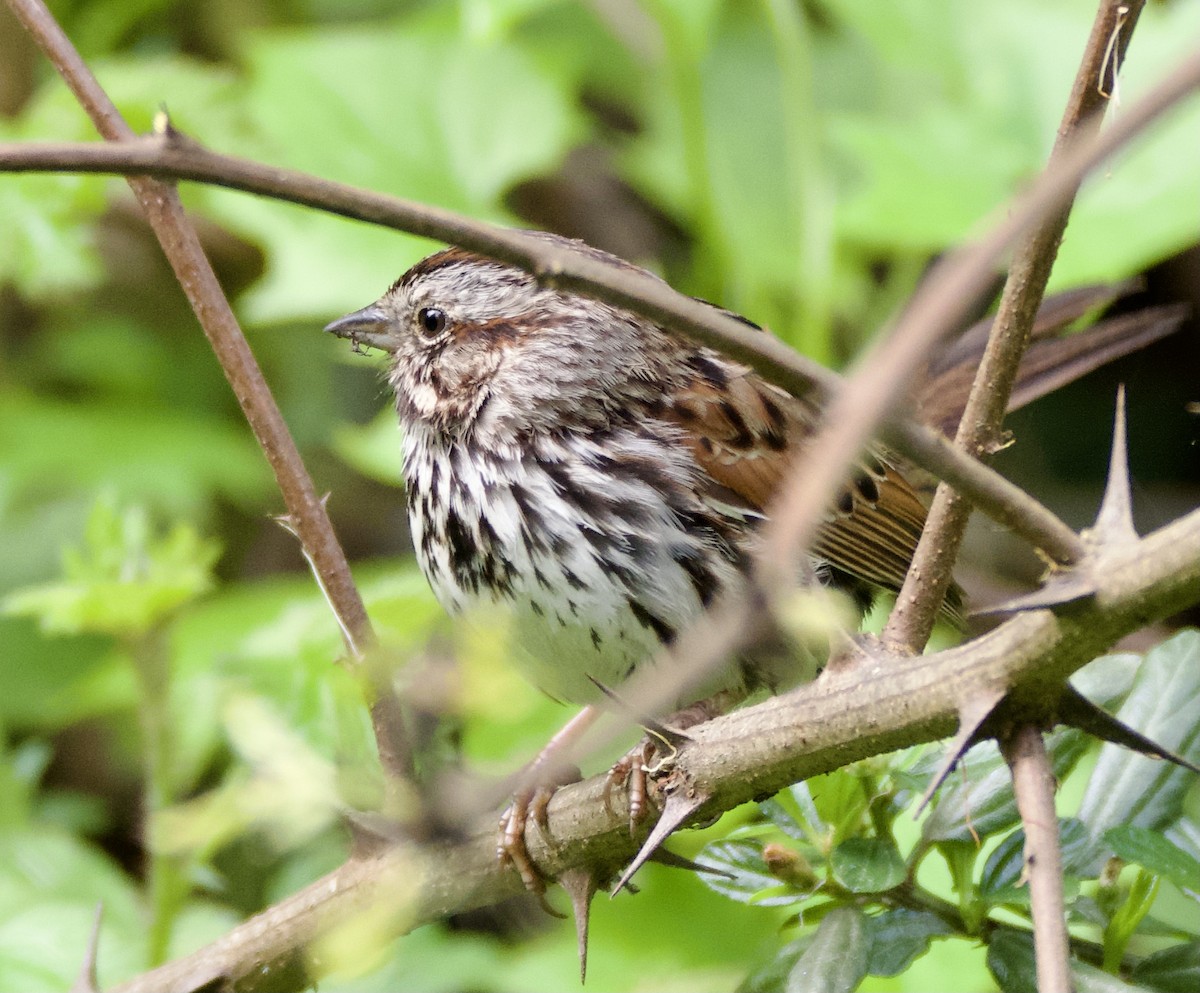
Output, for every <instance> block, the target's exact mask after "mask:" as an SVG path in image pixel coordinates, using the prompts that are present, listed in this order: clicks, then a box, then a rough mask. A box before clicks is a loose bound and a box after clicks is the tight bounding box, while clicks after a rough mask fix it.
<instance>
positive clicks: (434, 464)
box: [429, 459, 442, 493]
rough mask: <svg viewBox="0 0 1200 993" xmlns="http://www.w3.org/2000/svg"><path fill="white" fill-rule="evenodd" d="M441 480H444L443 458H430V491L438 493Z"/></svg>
mask: <svg viewBox="0 0 1200 993" xmlns="http://www.w3.org/2000/svg"><path fill="white" fill-rule="evenodd" d="M441 481H442V460H441V459H430V460H429V489H430V491H431V492H434V493H436V492H437V488H438V484H439V483H441Z"/></svg>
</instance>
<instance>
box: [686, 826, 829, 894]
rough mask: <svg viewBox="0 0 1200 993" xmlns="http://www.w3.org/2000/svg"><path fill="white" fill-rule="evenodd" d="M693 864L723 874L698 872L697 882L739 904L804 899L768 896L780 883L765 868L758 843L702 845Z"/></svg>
mask: <svg viewBox="0 0 1200 993" xmlns="http://www.w3.org/2000/svg"><path fill="white" fill-rule="evenodd" d="M696 861H697V862H699V863H700V864H701V865H704V866H708V867H710V868H712V869H715V870H718V871H719V872H722V873H726V875H717V873H707V872H705V873H701V874H700V881H701V882H703V883H704V885H705V886H707V887H708V888H709V889H710V890H714V891H715V892H717V893H720V894H721V895H722V896H727V897H729V898H730V899H731V900H737V901H738V902H739V903H753V904H756V905H758V906H763V907H778V906H785V905H787V904H791V903H796V902H797V901H798V900H802V899H804V898H805V897H806V896H807V894H800V893H794V892H788V893H779V894H774V895H769V894H772V891H777V890H778V889H779V887H780V885H781V883H780V880H779V878H778V877H776V876H774V875H772V874H771V872H770V871H769V870H768V869H767V864H766V862H764V861H763V854H762V846H761V845H760V844H759V843H758V842H754V841H717V842H713V843H712V844H710V845H705V846H704V849H703V851H701V853H700V855H699V857H698V858H697V859H696Z"/></svg>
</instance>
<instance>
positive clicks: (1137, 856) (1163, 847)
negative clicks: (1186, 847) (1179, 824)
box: [1104, 824, 1200, 891]
mask: <svg viewBox="0 0 1200 993" xmlns="http://www.w3.org/2000/svg"><path fill="white" fill-rule="evenodd" d="M1104 840H1105V841H1106V842H1108V844H1109V845H1111V846H1112V850H1113V851H1114V852H1115V853H1116V854H1117V855H1119V856H1120V857H1121V858H1123V859H1124V860H1125V861H1126V862H1133V863H1135V864H1136V865H1140V866H1142V867H1143V868H1146V869H1149V870H1150V871H1151V872H1155V873H1158V874H1159V875H1160V876H1165V877H1166V878H1167V879H1169V880H1171V882H1173V883H1174V884H1175V885H1176V886H1182V887H1186V888H1187V889H1190V890H1197V891H1200V861H1197V860H1196V859H1195V858H1193V857H1192V856H1191V855H1189V854H1188V853H1187V852H1185V851H1183V849H1181V848H1180V847H1179V846H1178V845H1176V844H1174V843H1173V842H1171V841H1168V840H1167V839H1166V838H1165V837H1163V835H1162V834H1160V833H1159V832H1158V831H1151V830H1150V829H1149V828H1144V827H1138V826H1137V825H1135V824H1120V825H1118V826H1117V827H1114V828H1109V829H1108V830H1107V831H1105V832H1104Z"/></svg>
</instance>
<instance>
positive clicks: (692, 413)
mask: <svg viewBox="0 0 1200 993" xmlns="http://www.w3.org/2000/svg"><path fill="white" fill-rule="evenodd" d="M675 413H676V414H677V415H678V416H679V419H680V420H681V421H683V423H684V424H689V423H691V422H692V421H694V420H696V418H697V417H699V416H700V415H699V414H697V413H696V410H695V408H693V407H692V405H691V404H689V403H684V402H683V401H677V402H676V404H675Z"/></svg>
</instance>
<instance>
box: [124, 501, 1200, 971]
mask: <svg viewBox="0 0 1200 993" xmlns="http://www.w3.org/2000/svg"><path fill="white" fill-rule="evenodd" d="M1107 561H1108V562H1109V564H1110V568H1108V569H1107V570H1106V571H1105V573H1104V575H1103V576H1102V577H1100V582H1101V586H1100V588H1099V589H1098V590H1097V593H1096V596H1095V597H1094V598H1093V599H1091V600H1088V601H1085V602H1083V603H1080V604H1079V605H1077V606H1075V607H1074V608H1073V609H1072V611H1071V612H1070V613H1069V614H1065V615H1063V616H1061V617H1056V616H1055V615H1054V614H1052V613H1051V612H1050V611H1047V610H1038V611H1031V612H1028V613H1024V614H1020V615H1018V616H1017V617H1014V618H1012V619H1011V620H1009V621H1007V622H1005V623H1004V624H1003V625H1001V626H1000V627H999V628H997V629H996V630H994V631H992V632H989V633H988V634H987V635H985V636H984V637H982V638H980V639H977V640H976V641H974V642H972V643H970V644H968V645H965V646H961V647H959V648H954V649H951V650H949V651H945V652H939V653H935V654H931V655H924V656H915V657H910V658H904V659H896V660H894V661H892V662H889V664H888V669H887V678H886V679H881V678H880V677H879V673H878V670H877V669H876V668H874V667H870V666H859V667H854V668H849V669H843V670H839V671H837V672H831V673H828V674H827V675H826V676H825V677H824V678H822V679H820V680H818V681H817V682H815V683H811V684H809V685H807V686H804V687H801V688H800V689H799V690H797V691H795V692H793V693H788V694H785V695H783V696H779V697H773V698H771V699H769V700H767V701H766V702H764V703H762V704H759V705H758V706H755V707H748V708H744V709H742V710H738V711H735V712H734V713H732V714H729V715H728V716H726V717H720V718H716V719H714V720H712V721H709V722H707V723H705V724H703V725H700V726H699V727H696V728H693V729H690V730H689V732H688V734H689V736H690V737H691V738H692V741H691V742H690V743H689V744H688V747H687V748H686V749H685V750H682V751H681V752H680V754H679V756H678V758H677V762H676V769H675V771H674V772H673V773H672V774H671V781H672V783H673V785H674V788H675V789H679V790H688V789H696V790H700V791H704V792H706V793H709V794H710V795H711V796H712V798H713V799H712V801H711V805H710V806H707V807H705V808H704V809H703V810H702V811H701V812H700V813H699V814H698V815H697V816H698V819H706V818H708V817H710V816H713V815H715V814H717V813H718V812H720V811H722V810H729V809H732V808H733V807H735V806H737V805H738V804H740V803H743V802H745V801H747V800H750V799H754V798H756V797H760V796H769V795H770V794H772V793H774V792H776V791H777V790H778V789H780V788H782V787H783V786H785V785H787V784H790V783H793V782H796V781H798V780H800V779H804V778H807V777H809V776H813V775H816V774H818V773H821V772H827V771H830V770H832V769H835V768H839V767H840V766H842V765H845V764H846V763H847V762H852V761H855V760H857V759H862V758H867V757H869V756H871V755H878V754H882V753H884V752H887V751H891V750H893V749H895V748H900V747H905V746H908V745H913V744H917V743H919V742H923V741H932V740H935V739H936V738H939V737H943V736H945V735H946V734H947V733H949V732H950V730H951V729H952V728H953V727H954V724H955V722H956V720H957V714H958V707H959V702H960V701H961V700H962V699H963V698H964V697H969V696H970V695H971V694H972V693H974V692H976V691H977V690H978V688H979V687H981V686H994V685H1004V686H1009V687H1011V688H1013V689H1014V690H1016V691H1018V692H1017V693H1016V694H1015V696H1016V697H1017V698H1020V699H1030V700H1035V701H1037V706H1038V707H1039V708H1041V709H1044V706H1045V702H1046V700H1047V699H1049V698H1050V697H1051V694H1052V693H1056V692H1057V691H1058V689H1060V688H1061V686H1062V683H1063V681H1064V680H1065V679H1066V678H1067V677H1068V676H1069V675H1070V674H1071V673H1072V672H1073V671H1074V670H1075V669H1077V668H1079V667H1080V666H1082V665H1084V664H1086V663H1087V662H1089V661H1090V660H1091V659H1092V658H1094V657H1095V656H1096V655H1097V654H1099V653H1100V652H1102V651H1104V650H1105V649H1107V648H1108V647H1109V646H1111V644H1112V643H1113V642H1114V641H1116V640H1117V639H1118V638H1120V637H1122V636H1123V635H1124V634H1125V633H1127V632H1129V631H1132V630H1135V629H1137V628H1139V627H1141V626H1143V625H1144V624H1145V623H1147V621H1152V620H1154V619H1155V618H1160V617H1164V616H1168V615H1170V614H1171V613H1173V612H1176V611H1178V610H1180V609H1182V608H1183V607H1185V606H1186V605H1189V604H1194V603H1196V602H1198V600H1200V511H1193V512H1192V513H1191V514H1190V515H1188V516H1186V517H1184V518H1182V519H1180V520H1178V521H1176V522H1174V523H1172V524H1169V525H1167V526H1166V527H1164V528H1162V529H1161V530H1159V531H1157V532H1155V533H1153V534H1151V535H1148V536H1147V537H1146V538H1144V539H1142V540H1141V541H1139V542H1137V543H1135V544H1134V545H1131V546H1120V547H1117V548H1115V549H1114V550H1113V553H1112V558H1111V559H1109V560H1107ZM676 777H678V778H676ZM606 778H607V777H606V775H604V774H602V775H600V776H596V777H593V778H591V779H589V780H587V781H585V782H583V783H577V784H575V785H573V786H568V787H565V788H564V789H562V790H561V791H560V792H559V793H558V794H556V796H555V798H554V800H553V801H552V802H551V804H550V807H549V811H548V815H549V823H548V827H549V831H548V833H547V834H545V835H544V834H543V833H542V832H540V831H531V832H530V833H529V835H528V837H527V841H528V842H529V850H530V855H531V857H532V858H533V860H534V862H535V863H536V864H537V865H538V866H539V867H541V868H542V869H543V870H544V871H546V872H547V873H549V874H551V875H555V874H558V873H560V872H561V871H563V870H564V869H567V868H570V867H573V866H580V865H595V864H596V863H600V864H601V865H609V864H612V863H614V862H620V861H621V860H622V859H627V858H628V857H629V856H630V855H631V854H632V850H633V847H634V845H635V842H634V841H633V840H631V839H630V837H629V832H628V823H627V821H625V820H624V818H623V817H622V816H620V815H621V811H620V810H618V811H617V812H616V814H615V815H614V813H613V812H612V811H611V810H610V809H608V806H607V803H606V799H605V792H606V791H605V784H606ZM414 880H419V883H417V884H416V886H417V892H416V893H415V895H412V896H411V897H410V899H411V903H410V904H408V905H407V906H406V907H404V908H399V909H401V910H403V911H404V912H403V913H399V914H398V917H399V919H400V921H402V922H403V923H402V924H395V925H394V929H393V930H389V932H388V933H397V932H399V931H400V930H402V929H405V928H411V927H416V926H418V925H420V924H423V923H426V922H429V921H432V920H435V919H438V918H441V917H444V916H446V915H449V914H452V913H457V912H461V911H464V910H467V909H470V908H472V907H477V906H484V905H488V904H491V903H495V902H496V901H497V900H500V899H502V898H503V897H505V896H509V895H512V894H513V893H515V892H518V891H519V890H520V887H521V882H520V880H519V879H518V878H517V876H516V874H515V873H512V872H510V871H507V870H504V869H502V868H501V867H500V866H499V865H498V864H497V863H496V860H495V821H494V818H492V817H490V816H489V817H486V818H484V819H482V820H481V821H480V822H479V823H478V824H476V825H474V826H473V829H472V831H471V833H470V836H469V837H468V838H467V839H466V840H464V841H461V842H457V843H453V844H445V845H435V846H428V847H418V846H414V845H408V844H404V845H402V846H399V847H397V848H395V849H393V850H390V851H389V852H388V853H387V854H385V855H383V856H382V857H380V858H378V859H374V860H371V861H368V862H362V861H357V860H355V861H351V862H348V863H347V864H345V865H343V866H342V867H341V868H339V869H337V870H335V871H334V872H333V873H331V874H330V875H328V876H325V877H324V878H322V879H320V880H318V881H317V882H315V883H313V884H311V885H310V886H308V887H306V888H305V889H303V890H301V891H300V892H299V893H296V894H295V895H293V896H291V897H289V898H287V899H286V900H284V901H282V902H281V903H279V904H277V905H275V906H273V907H270V908H268V909H267V910H265V911H263V912H262V913H261V914H259V915H257V916H255V917H254V918H252V919H251V920H249V921H246V922H245V923H244V924H241V925H239V926H238V927H236V928H235V929H234V930H232V931H231V932H229V933H228V934H227V935H225V936H224V937H222V938H220V939H219V940H218V941H216V942H214V943H213V944H211V945H209V946H207V947H205V948H202V949H200V950H199V951H197V952H195V953H193V954H191V955H189V956H186V957H184V958H182V959H180V960H178V961H176V962H173V963H169V964H168V965H166V966H164V967H162V968H160V969H156V970H153V971H151V972H147V973H144V974H142V975H140V976H138V977H136V978H134V979H132V980H130V981H129V982H127V983H125V984H122V985H121V986H118V987H117V988H116V990H114V991H113V993H135V991H139V993H140V991H152V990H159V989H173V990H179V991H186V990H193V989H197V988H199V987H201V986H203V985H204V984H205V983H214V980H216V979H217V978H218V977H225V985H224V986H222V987H221V988H226V987H228V988H234V989H237V988H243V985H244V986H249V985H251V983H252V981H253V980H254V978H255V977H257V976H258V975H260V972H261V971H262V970H268V969H271V968H272V967H273V965H274V964H275V963H278V962H281V961H290V960H293V959H294V958H295V956H296V953H297V951H298V950H299V949H301V948H303V947H305V946H307V945H309V944H311V943H312V942H313V941H315V940H317V939H319V938H320V937H321V936H322V935H324V934H327V933H329V932H330V931H332V930H334V929H335V928H337V927H339V926H348V925H350V924H352V922H353V921H354V920H356V919H358V917H359V916H360V915H371V914H373V913H374V914H376V919H377V918H378V913H379V912H378V911H373V909H372V908H374V907H376V906H378V905H379V904H382V905H383V906H384V907H386V908H392V909H397V908H395V900H396V893H397V892H398V891H399V890H400V889H402V888H403V886H402V884H406V885H408V886H410V887H411V886H412V885H413V881H414ZM407 892H409V893H410V894H411V893H412V890H411V889H410V890H407ZM372 933H373V934H375V933H378V934H380V936H381V938H382V932H377V931H373V932H372ZM214 985H216V984H215V983H214Z"/></svg>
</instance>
